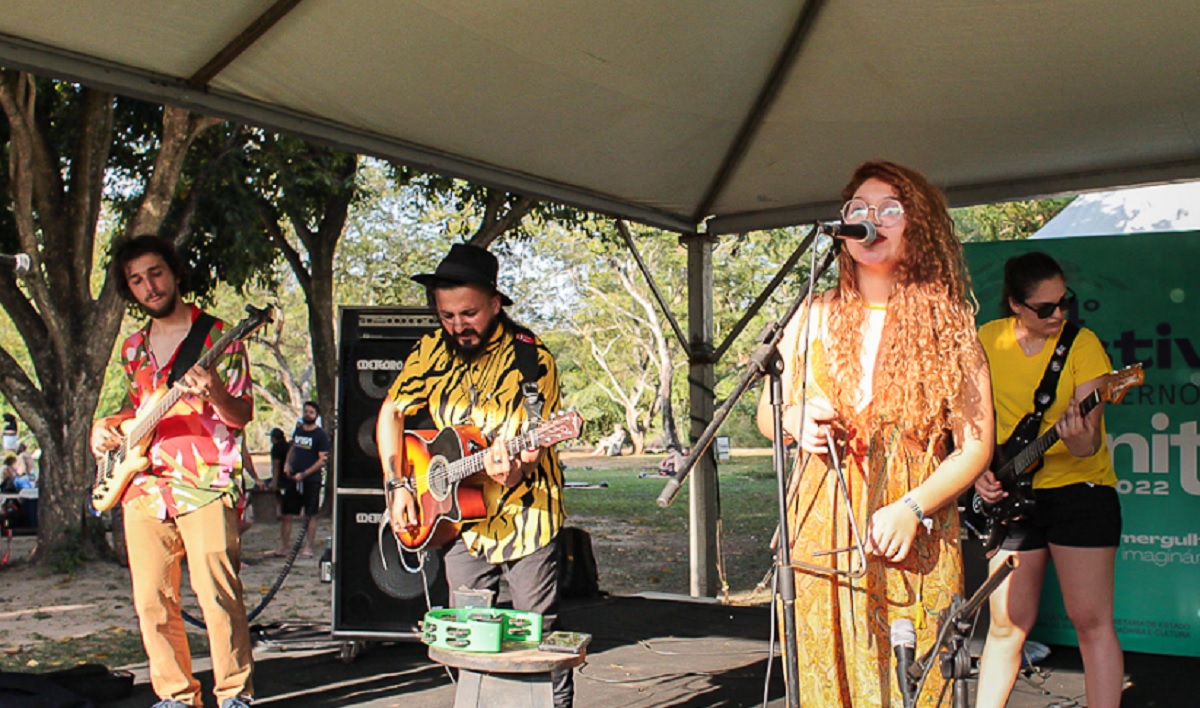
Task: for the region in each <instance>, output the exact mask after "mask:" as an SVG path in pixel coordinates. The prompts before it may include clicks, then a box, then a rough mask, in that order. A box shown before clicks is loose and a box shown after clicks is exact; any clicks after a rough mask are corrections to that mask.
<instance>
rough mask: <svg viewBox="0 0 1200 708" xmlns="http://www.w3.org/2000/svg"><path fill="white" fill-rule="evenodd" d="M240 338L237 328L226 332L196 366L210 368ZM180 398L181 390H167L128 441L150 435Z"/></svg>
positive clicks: (173, 388) (139, 421)
mask: <svg viewBox="0 0 1200 708" xmlns="http://www.w3.org/2000/svg"><path fill="white" fill-rule="evenodd" d="M238 338H239V333H238V332H237V330H236V328H235V329H233V330H230V331H228V332H226V333H225V335H224V336H222V337H221V338H220V339H218V340H217V343H216V344H214V345H213V346H212V349H209V350H208V351H206V352H204V356H202V357H200V359H199V360H198V361H197V362H196V366H199V367H200V368H202V369H207V368H209V367H210V366H212V365H213V363H214V362H216V360H217V359H218V358H220V356H221V355H222V354H224V353H225V350H226V349H227V348H228V347H229V345H230V344H233V343H234V342H235V341H236V340H237V339H238ZM180 398H183V391H181V390H179V388H177V387H175V386H171V387H170V388H169V389H167V392H166V394H164V395H163V397H162V398H160V399H159V400H158V403H155V404H154V407H153V408H151V409H150V410H148V411H146V414H145V416H144V417H141V418H139V419H138V423H137V425H135V426H134V427H133V430H131V431H129V435H128V437H127V440H128V441H129V442H131V443H133V442H137V441H139V440H141V439H142V438H144V437H146V436H147V435H149V434H150V433H151V432H152V431H153V430H154V428H155V427H157V426H158V422H159V421H160V420H162V419H163V416H165V415H166V414H167V411H169V410H171V407H172V406H174V405H175V404H176V403H178V402H179V399H180Z"/></svg>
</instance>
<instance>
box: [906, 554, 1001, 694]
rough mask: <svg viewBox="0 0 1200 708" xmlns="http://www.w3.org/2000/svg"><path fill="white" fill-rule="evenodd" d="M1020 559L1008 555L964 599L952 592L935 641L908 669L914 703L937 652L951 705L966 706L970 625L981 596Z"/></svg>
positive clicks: (989, 593) (981, 604)
mask: <svg viewBox="0 0 1200 708" xmlns="http://www.w3.org/2000/svg"><path fill="white" fill-rule="evenodd" d="M1019 563H1020V560H1019V559H1018V558H1017V556H1016V554H1013V555H1011V556H1009V557H1008V558H1006V559H1004V563H1003V564H1002V565H1001V566H1000V567H999V568H997V569H996V572H994V573H992V574H991V575H990V576H988V579H987V581H985V582H984V583H983V585H980V586H979V589H978V590H976V591H975V594H974V595H972V596H971V597H970V599H968V600H967V601H966V602H963V599H962V596H961V595H955V596H954V597H953V598H952V599H951V600H950V609H949V611H948V614H947V615H946V617H945V618H944V619H943V620H942V624H941V627H940V628H939V629H938V641H937V644H936V645H935V646H933V647H931V648H930V649H929V651H928V652H926V653H925V656H923V657H921V658H920V659H918V660H917V661H915V662H913V665H912V666H910V667H909V669H908V680H909V686H908V688H911V689H912V693H911V695H912V704H913V705H915V704H916V701H917V696H919V695H920V693H921V687H922V686H923V685H924V684H925V675H926V674H927V673H929V669H930V667H931V666H932V664H933V657H934V654H935V653H936V654H938V665H939V668H940V669H941V672H942V677H943V678H945V679H946V680H948V681H953V682H954V694H953V695H954V699H953V706H954V708H968V706H969V705H970V697H969V691H968V687H967V684H966V679H967V678H969V677H970V675H971V652H970V650H969V648H968V646H967V638H968V637H969V636H970V635H971V625H972V624H973V623H974V618H975V614H976V613H978V612H979V609H980V608H981V607H983V602H984V600H986V599H987V598H988V596H989V595H991V594H992V593H993V592H995V590H996V588H998V587H999V586H1000V583H1002V582H1004V581H1005V579H1006V578H1008V576H1009V574H1010V573H1012V572H1013V571H1014V570H1016V569H1017V565H1018V564H1019ZM902 688H905V687H902ZM906 698H907V694H906Z"/></svg>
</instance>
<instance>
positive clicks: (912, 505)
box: [900, 494, 933, 531]
mask: <svg viewBox="0 0 1200 708" xmlns="http://www.w3.org/2000/svg"><path fill="white" fill-rule="evenodd" d="M900 501H902V502H904V504H905V506H907V507H908V508H909V509H912V513H914V514H916V515H917V521H918V522H919V523H920V524H921V525H922V526H924V527H925V530H926V531H932V530H933V519H931V518H929V517H927V516H925V510H924V509H922V508H921V505H920V504H918V503H917V500H916V499H913V498H912V496H910V495H908V494H905V495H904V496H903V497H901V498H900Z"/></svg>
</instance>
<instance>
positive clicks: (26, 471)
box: [16, 443, 38, 486]
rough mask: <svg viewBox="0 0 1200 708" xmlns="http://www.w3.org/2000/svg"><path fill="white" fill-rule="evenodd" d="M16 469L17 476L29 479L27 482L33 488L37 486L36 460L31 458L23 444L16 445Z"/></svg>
mask: <svg viewBox="0 0 1200 708" xmlns="http://www.w3.org/2000/svg"><path fill="white" fill-rule="evenodd" d="M16 468H17V474H18V475H20V476H22V477H27V478H29V481H30V482H32V483H33V485H34V486H36V485H37V478H38V468H37V460H35V459H34V458H33V455H32V454H30V452H29V448H27V447H26V446H25V443H17V462H16Z"/></svg>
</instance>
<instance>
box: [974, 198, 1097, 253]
mask: <svg viewBox="0 0 1200 708" xmlns="http://www.w3.org/2000/svg"><path fill="white" fill-rule="evenodd" d="M1073 199H1074V197H1056V198H1053V199H1030V200H1027V201H1016V202H999V203H996V204H981V205H978V206H970V207H962V208H959V209H952V210H950V214H951V216H952V217H953V218H954V225H955V227H956V228H957V230H958V233H959V237H960V238H962V239H963V240H964V241H976V242H978V241H1014V240H1018V239H1024V238H1029V237H1030V236H1032V235H1033V234H1034V232H1036V231H1037V230H1038V229H1040V228H1042V227H1043V226H1045V225H1046V222H1047V221H1049V220H1051V219H1053V218H1054V217H1055V216H1057V215H1058V213H1059V212H1060V211H1062V210H1063V209H1064V208H1066V206H1067V205H1068V204H1070V203H1071V201H1072V200H1073Z"/></svg>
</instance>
